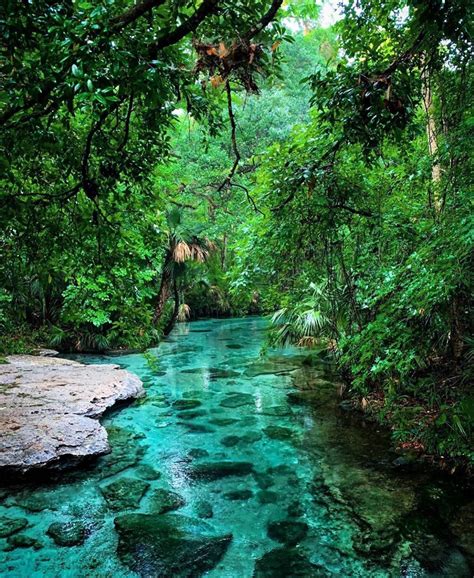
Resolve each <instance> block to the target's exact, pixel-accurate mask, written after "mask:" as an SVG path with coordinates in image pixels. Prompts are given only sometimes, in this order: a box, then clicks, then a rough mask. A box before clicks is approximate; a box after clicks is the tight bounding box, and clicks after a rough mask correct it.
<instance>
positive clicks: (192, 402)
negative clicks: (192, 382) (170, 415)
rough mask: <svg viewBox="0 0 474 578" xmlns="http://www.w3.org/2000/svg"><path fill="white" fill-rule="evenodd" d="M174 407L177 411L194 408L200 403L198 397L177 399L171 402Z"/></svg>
mask: <svg viewBox="0 0 474 578" xmlns="http://www.w3.org/2000/svg"><path fill="white" fill-rule="evenodd" d="M172 405H173V407H174V409H176V410H177V411H181V410H189V409H195V408H196V407H199V406H200V405H202V402H201V401H199V400H198V399H177V400H175V401H173V403H172Z"/></svg>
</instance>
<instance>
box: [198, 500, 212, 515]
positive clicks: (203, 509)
mask: <svg viewBox="0 0 474 578" xmlns="http://www.w3.org/2000/svg"><path fill="white" fill-rule="evenodd" d="M196 514H197V516H198V517H199V518H212V517H213V516H214V512H213V510H212V505H211V504H210V502H205V501H202V502H198V503H197V505H196Z"/></svg>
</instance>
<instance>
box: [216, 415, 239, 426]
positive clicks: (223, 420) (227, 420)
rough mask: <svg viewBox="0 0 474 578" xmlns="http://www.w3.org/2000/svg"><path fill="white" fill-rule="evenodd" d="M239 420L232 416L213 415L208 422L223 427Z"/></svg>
mask: <svg viewBox="0 0 474 578" xmlns="http://www.w3.org/2000/svg"><path fill="white" fill-rule="evenodd" d="M238 421H239V420H238V419H236V418H234V417H215V418H212V419H210V420H209V423H210V424H212V425H217V426H220V427H224V426H226V425H232V424H234V423H237V422H238Z"/></svg>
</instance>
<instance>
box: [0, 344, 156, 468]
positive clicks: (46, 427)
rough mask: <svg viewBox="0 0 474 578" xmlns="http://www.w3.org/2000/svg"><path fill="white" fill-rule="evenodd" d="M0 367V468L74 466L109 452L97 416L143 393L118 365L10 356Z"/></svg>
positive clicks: (140, 383)
mask: <svg viewBox="0 0 474 578" xmlns="http://www.w3.org/2000/svg"><path fill="white" fill-rule="evenodd" d="M7 360H8V363H6V364H2V365H0V471H4V472H11V473H15V472H18V473H26V472H28V471H30V470H32V469H34V468H57V467H63V466H70V465H76V464H77V463H79V462H81V461H82V460H84V459H85V458H89V457H93V456H99V455H102V454H105V453H108V452H109V451H110V448H109V443H108V439H107V432H106V430H105V429H104V428H103V427H102V426H101V424H100V423H99V421H98V418H100V417H101V416H102V414H103V413H104V412H105V411H106V410H107V409H109V408H111V407H113V406H114V405H115V404H116V403H117V402H121V401H126V400H131V399H136V398H139V397H141V396H143V395H145V391H144V389H143V385H142V382H141V381H140V379H139V378H138V377H137V376H135V375H133V374H132V373H129V372H128V371H125V370H123V369H120V367H119V366H118V365H83V364H82V363H78V362H77V361H72V360H67V359H60V358H57V357H37V356H32V355H13V356H10V357H8V358H7Z"/></svg>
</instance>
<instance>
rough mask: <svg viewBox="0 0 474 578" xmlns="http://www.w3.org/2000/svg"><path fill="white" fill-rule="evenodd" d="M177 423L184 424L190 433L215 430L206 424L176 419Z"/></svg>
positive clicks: (212, 431)
mask: <svg viewBox="0 0 474 578" xmlns="http://www.w3.org/2000/svg"><path fill="white" fill-rule="evenodd" d="M177 424H178V425H182V426H184V427H185V428H186V429H187V430H188V432H190V433H214V431H215V430H213V429H212V427H209V426H208V425H206V424H202V423H195V422H189V421H178V422H177Z"/></svg>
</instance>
